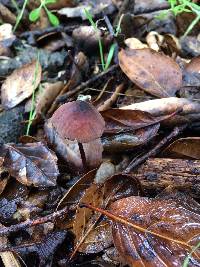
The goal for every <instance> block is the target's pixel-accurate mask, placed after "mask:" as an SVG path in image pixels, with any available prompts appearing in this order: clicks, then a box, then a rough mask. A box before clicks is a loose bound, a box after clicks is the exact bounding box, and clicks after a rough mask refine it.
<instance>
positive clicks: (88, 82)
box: [57, 64, 118, 103]
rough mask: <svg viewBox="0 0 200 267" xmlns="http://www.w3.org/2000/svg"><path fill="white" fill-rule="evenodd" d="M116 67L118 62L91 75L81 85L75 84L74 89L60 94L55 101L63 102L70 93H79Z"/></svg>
mask: <svg viewBox="0 0 200 267" xmlns="http://www.w3.org/2000/svg"><path fill="white" fill-rule="evenodd" d="M117 68H118V64H116V65H113V66H112V67H110V68H109V69H107V70H106V71H103V72H101V73H99V74H97V75H96V76H94V77H92V78H91V79H89V80H88V81H87V82H84V83H82V84H81V85H79V86H77V87H76V88H75V89H74V90H71V91H69V92H67V93H66V94H64V95H62V96H60V97H59V98H58V99H57V101H58V103H63V102H65V101H66V100H67V99H68V98H69V97H71V96H72V95H75V94H76V93H80V92H82V91H83V90H84V89H85V88H86V87H89V86H90V85H91V84H92V83H94V82H96V81H97V80H99V79H101V78H102V77H104V76H105V75H107V74H108V73H110V72H111V71H114V70H116V69H117Z"/></svg>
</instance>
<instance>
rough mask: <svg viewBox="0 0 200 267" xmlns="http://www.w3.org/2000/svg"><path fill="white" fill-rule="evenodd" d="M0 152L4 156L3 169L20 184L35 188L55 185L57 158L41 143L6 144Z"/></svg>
mask: <svg viewBox="0 0 200 267" xmlns="http://www.w3.org/2000/svg"><path fill="white" fill-rule="evenodd" d="M2 152H3V153H4V154H5V157H4V163H3V165H4V167H5V168H6V169H7V170H8V172H9V173H10V175H11V176H13V177H15V178H16V179H17V180H18V181H19V182H20V183H22V184H25V185H27V186H35V187H49V186H55V185H56V179H57V176H58V175H59V171H58V167H57V157H56V155H55V154H54V152H53V151H51V150H50V149H48V148H47V147H46V146H45V145H44V144H42V143H41V142H38V143H28V144H18V145H15V144H7V145H4V147H3V151H2Z"/></svg>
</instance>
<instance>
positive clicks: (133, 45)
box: [124, 37, 148, 49]
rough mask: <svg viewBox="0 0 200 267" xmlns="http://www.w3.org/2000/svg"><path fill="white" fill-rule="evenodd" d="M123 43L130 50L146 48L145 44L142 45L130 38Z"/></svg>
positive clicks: (137, 40)
mask: <svg viewBox="0 0 200 267" xmlns="http://www.w3.org/2000/svg"><path fill="white" fill-rule="evenodd" d="M124 43H125V44H126V45H127V47H128V48H130V49H143V48H148V45H147V44H144V43H142V42H141V41H140V40H139V39H137V38H134V37H131V38H128V39H126V40H125V41H124Z"/></svg>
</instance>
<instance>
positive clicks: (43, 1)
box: [29, 0, 60, 26]
mask: <svg viewBox="0 0 200 267" xmlns="http://www.w3.org/2000/svg"><path fill="white" fill-rule="evenodd" d="M53 3H56V0H40V6H39V7H37V8H36V9H34V10H32V11H31V13H30V14H29V20H30V21H32V22H35V21H37V20H38V19H39V17H40V13H41V10H42V8H43V9H44V10H45V11H46V13H47V16H48V18H49V21H50V22H51V24H52V25H53V26H58V25H59V24H60V22H59V19H58V18H57V17H56V16H55V15H54V14H53V13H52V12H51V11H49V10H48V8H47V5H48V4H53Z"/></svg>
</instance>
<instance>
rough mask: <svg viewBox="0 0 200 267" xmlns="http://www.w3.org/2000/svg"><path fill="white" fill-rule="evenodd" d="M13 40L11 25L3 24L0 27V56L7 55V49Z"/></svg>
mask: <svg viewBox="0 0 200 267" xmlns="http://www.w3.org/2000/svg"><path fill="white" fill-rule="evenodd" d="M15 38H16V37H15V35H14V34H13V32H12V25H11V24H8V23H5V24H3V25H1V26H0V56H2V55H3V56H7V55H9V47H10V46H11V45H12V43H13V41H14V40H15Z"/></svg>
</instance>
